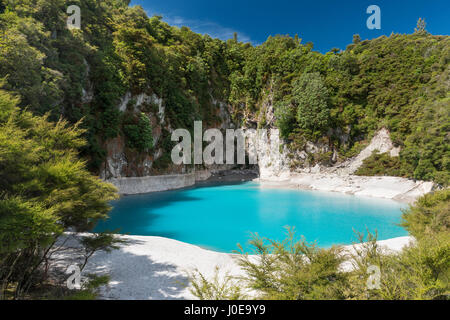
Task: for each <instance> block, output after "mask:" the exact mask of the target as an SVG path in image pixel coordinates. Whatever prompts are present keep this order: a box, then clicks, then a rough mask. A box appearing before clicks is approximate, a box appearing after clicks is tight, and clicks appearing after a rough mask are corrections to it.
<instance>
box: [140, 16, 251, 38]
mask: <svg viewBox="0 0 450 320" xmlns="http://www.w3.org/2000/svg"><path fill="white" fill-rule="evenodd" d="M145 10H146V11H147V14H148V15H149V16H153V15H161V16H162V17H163V21H165V22H167V23H168V24H170V25H171V26H176V27H183V26H186V27H189V28H190V29H191V30H192V31H194V32H197V33H201V34H209V35H210V36H211V37H212V38H219V39H221V40H228V39H232V38H233V36H234V33H235V32H236V33H237V34H238V39H239V41H242V42H250V43H252V44H255V42H254V41H252V39H251V38H250V37H249V36H247V35H246V34H244V33H242V32H239V31H238V30H234V29H232V28H228V27H224V26H221V25H220V24H218V23H215V22H212V21H205V20H196V19H186V18H183V17H179V16H172V15H168V14H159V13H155V12H154V11H152V10H150V9H148V8H145Z"/></svg>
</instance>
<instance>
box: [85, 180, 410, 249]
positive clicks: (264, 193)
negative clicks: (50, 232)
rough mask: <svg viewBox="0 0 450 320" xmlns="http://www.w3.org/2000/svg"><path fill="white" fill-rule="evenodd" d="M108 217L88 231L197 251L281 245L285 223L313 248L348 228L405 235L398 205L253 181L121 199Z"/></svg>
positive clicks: (338, 239)
mask: <svg viewBox="0 0 450 320" xmlns="http://www.w3.org/2000/svg"><path fill="white" fill-rule="evenodd" d="M112 205H113V210H112V211H111V213H110V219H108V220H106V221H101V222H100V223H99V224H98V225H97V227H96V228H95V230H94V231H104V230H117V229H120V233H123V234H130V235H146V236H161V237H167V238H171V239H176V240H180V241H183V242H187V243H191V244H194V245H198V246H201V247H204V248H208V249H212V250H216V251H221V252H232V251H233V250H237V249H238V248H237V243H240V244H241V245H242V246H243V247H244V249H245V250H248V249H249V246H248V243H247V242H248V239H249V238H250V235H251V233H258V234H259V235H260V236H263V237H267V238H270V239H276V240H283V239H284V238H285V228H284V227H286V226H291V227H295V229H296V231H297V233H296V234H297V236H300V235H303V236H305V238H306V240H307V241H308V242H312V241H317V243H318V245H319V246H321V247H329V246H331V245H333V244H351V243H352V242H353V241H356V240H357V239H356V236H355V233H354V230H357V231H361V232H365V231H366V230H367V229H368V230H370V231H371V232H374V231H375V230H376V231H377V232H378V239H379V240H384V239H389V238H394V237H400V236H405V235H407V234H408V233H407V231H406V230H404V229H403V228H401V227H399V226H398V225H397V224H398V223H400V217H401V214H402V212H401V208H404V207H406V205H405V204H401V203H399V202H396V201H393V200H388V199H378V198H369V197H358V196H351V195H345V194H339V193H334V192H320V191H302V190H291V189H271V188H260V186H259V184H258V183H255V182H245V183H240V184H228V185H212V186H201V187H195V188H189V189H182V190H174V191H166V192H157V193H149V194H143V195H133V196H123V197H121V198H120V200H117V201H114V202H113V203H112Z"/></svg>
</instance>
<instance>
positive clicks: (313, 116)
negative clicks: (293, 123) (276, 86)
mask: <svg viewBox="0 0 450 320" xmlns="http://www.w3.org/2000/svg"><path fill="white" fill-rule="evenodd" d="M292 96H293V100H294V102H295V103H296V104H297V122H298V125H299V127H300V128H301V129H303V130H307V131H310V132H311V133H315V132H317V131H322V130H324V129H325V128H327V127H328V125H329V122H330V109H329V106H328V99H329V94H328V90H327V88H326V86H325V83H324V81H323V80H322V77H321V75H320V74H319V73H304V74H302V75H301V77H300V78H299V79H298V80H296V81H295V82H294V85H293V90H292Z"/></svg>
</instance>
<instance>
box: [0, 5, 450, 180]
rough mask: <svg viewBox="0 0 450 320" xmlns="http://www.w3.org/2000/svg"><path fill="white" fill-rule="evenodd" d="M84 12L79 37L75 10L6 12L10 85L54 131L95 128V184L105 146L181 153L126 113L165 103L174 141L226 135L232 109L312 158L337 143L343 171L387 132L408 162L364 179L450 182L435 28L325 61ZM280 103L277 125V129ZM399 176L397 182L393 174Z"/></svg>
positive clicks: (376, 163)
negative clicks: (135, 99)
mask: <svg viewBox="0 0 450 320" xmlns="http://www.w3.org/2000/svg"><path fill="white" fill-rule="evenodd" d="M71 4H74V5H78V6H79V7H80V9H81V16H82V23H81V29H80V30H77V29H70V30H69V29H68V28H67V27H66V18H67V14H66V6H67V3H66V1H63V0H46V1H44V0H11V1H8V2H6V3H5V8H4V12H3V13H1V14H0V33H1V36H0V77H1V78H4V79H5V81H6V83H5V85H4V89H5V90H7V91H9V92H12V93H15V94H18V95H19V96H20V98H21V99H20V104H19V105H20V107H22V108H25V107H26V108H28V110H30V111H31V112H33V113H34V114H36V115H43V114H45V113H47V112H49V114H50V115H49V120H51V121H57V119H59V117H60V116H63V117H64V118H65V119H67V120H68V121H69V122H71V123H77V122H78V121H79V120H80V119H82V118H83V119H84V121H83V124H82V128H83V129H85V130H86V131H85V133H84V136H85V138H86V139H87V141H88V144H87V145H85V146H82V147H80V148H81V151H82V156H84V157H86V158H87V159H88V161H89V167H90V170H92V171H93V172H98V170H99V168H100V165H101V163H102V162H103V161H104V160H105V155H106V150H105V143H106V142H107V141H108V140H109V139H112V138H115V137H118V136H121V137H124V139H126V142H127V143H126V145H127V147H129V148H130V149H133V150H134V151H133V152H140V153H146V152H149V150H150V149H151V148H149V147H150V146H152V147H154V148H162V149H163V150H164V151H165V153H168V152H170V148H171V145H170V143H167V141H166V140H161V141H158V142H155V143H156V145H153V144H151V143H150V142H151V141H150V137H149V135H148V132H149V129H148V128H147V129H145V128H144V129H142V124H143V123H144V122H145V118H142V117H141V116H140V115H139V114H137V115H136V114H135V115H130V114H129V113H130V111H129V110H125V111H121V110H119V109H118V105H119V103H120V101H121V99H122V98H123V97H124V95H125V94H126V93H127V92H131V94H138V93H146V94H149V95H151V94H155V95H156V96H158V97H159V98H161V99H162V101H163V104H164V107H165V113H166V115H165V116H166V117H165V119H166V124H165V129H167V128H168V124H170V127H171V128H178V127H179V128H181V127H182V128H187V129H192V126H193V121H194V120H203V121H204V122H206V123H207V124H208V125H209V126H215V125H217V124H218V121H219V118H218V116H217V114H218V112H219V111H218V107H217V105H216V104H215V103H214V101H221V102H224V103H226V104H227V105H228V107H229V110H230V113H231V116H232V119H233V122H235V124H236V125H240V126H254V124H255V123H257V126H258V127H265V126H277V127H279V128H280V129H281V133H282V136H283V138H284V139H285V142H286V143H287V144H288V146H290V148H291V149H296V148H299V147H302V144H298V143H296V141H303V140H309V141H313V142H316V141H325V142H326V143H327V144H328V145H329V148H330V149H331V150H333V151H336V152H337V154H338V161H343V160H345V159H346V158H347V157H350V156H353V155H355V153H357V152H358V151H359V150H360V147H361V145H362V144H363V143H364V142H365V141H368V140H369V139H370V138H371V137H372V136H373V134H374V133H375V132H376V131H377V130H378V129H380V128H382V127H385V128H387V129H388V130H389V131H390V133H391V137H392V139H393V141H394V143H395V144H396V145H397V146H400V147H401V152H400V156H399V159H398V161H397V160H395V161H394V160H389V159H385V158H383V159H381V158H380V157H378V158H376V157H374V158H372V159H371V161H370V166H371V167H372V168H374V169H370V170H365V171H364V170H363V172H366V174H386V173H387V172H389V173H390V174H392V173H394V174H396V175H399V176H403V177H410V178H414V179H424V180H434V181H436V182H438V183H440V184H448V183H449V181H450V173H449V172H450V150H449V145H450V143H449V126H450V120H449V119H450V115H449V113H450V107H449V105H450V100H449V99H450V97H449V92H450V90H449V81H448V78H449V71H450V68H449V61H450V40H449V36H436V35H431V34H429V33H428V32H427V31H426V29H425V24H424V23H423V22H421V23H420V25H418V27H416V29H415V31H414V26H411V32H412V33H411V34H391V35H390V36H389V37H386V36H381V37H379V38H376V39H373V40H361V39H360V37H359V36H358V35H355V36H354V37H353V39H354V41H353V43H351V44H349V45H348V46H347V47H346V48H345V49H343V50H339V49H334V50H332V51H330V52H328V53H325V54H322V53H319V52H316V51H314V50H313V44H312V43H306V44H303V43H302V39H301V38H299V37H298V36H295V37H290V36H288V35H277V36H270V37H269V38H268V39H267V41H265V42H264V43H263V44H261V45H258V46H253V45H251V44H249V43H243V42H239V41H238V37H234V38H233V39H229V40H227V41H222V40H219V39H213V38H211V37H210V36H209V35H206V34H205V35H200V34H197V33H195V32H192V31H191V30H190V29H189V28H187V27H182V28H178V27H173V26H170V25H168V24H167V23H165V22H164V21H163V20H162V17H160V16H154V17H148V16H147V14H146V13H145V11H144V10H143V9H142V8H141V7H140V6H134V7H129V6H128V5H129V1H121V0H105V1H92V0H75V1H71ZM299 31H300V32H301V30H299ZM267 100H269V101H270V102H271V104H272V105H273V106H274V109H275V110H274V113H275V121H274V122H269V121H267V119H266V113H267V112H266V111H267V110H266V106H265V104H264V101H267ZM148 112H149V113H151V112H153V111H152V107H151V106H150V108H149V111H148ZM139 128H141V129H139ZM138 129H139V130H138ZM137 132H146V134H144V135H143V138H142V139H140V138H136V133H137ZM343 137H345V139H343ZM327 156H328V155H323V157H327ZM380 159H381V160H380ZM386 163H388V164H389V163H395V168H387V169H386V170H387V171H383V168H384V166H383V164H386ZM394 169H395V170H394Z"/></svg>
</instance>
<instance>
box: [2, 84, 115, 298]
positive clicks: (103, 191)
mask: <svg viewBox="0 0 450 320" xmlns="http://www.w3.org/2000/svg"><path fill="white" fill-rule="evenodd" d="M17 103H18V100H17V99H15V98H13V97H11V95H9V94H8V93H6V92H5V91H3V90H0V283H1V288H0V298H24V297H26V295H27V292H28V291H29V290H30V289H31V288H34V287H35V286H37V285H38V284H39V283H42V282H43V281H45V280H46V277H47V274H46V270H48V263H49V257H50V255H51V252H52V251H53V250H54V249H55V244H56V241H57V239H58V238H59V237H60V236H61V235H62V234H63V233H64V232H66V231H71V232H73V233H75V234H77V233H79V232H86V231H89V230H91V229H92V227H93V226H94V225H95V224H96V222H97V221H98V220H99V219H105V218H106V217H107V216H108V215H107V214H108V212H109V210H110V205H109V203H108V202H109V201H110V200H113V199H116V197H117V194H116V188H115V187H114V186H112V185H110V184H107V183H104V182H103V181H101V180H100V179H98V178H97V177H95V176H93V175H92V174H90V173H89V171H88V170H87V169H86V162H85V161H82V160H80V159H79V157H78V151H77V150H78V149H79V148H80V147H81V146H83V145H84V144H85V141H84V140H83V139H82V138H81V135H82V133H83V130H82V129H80V128H79V124H78V125H76V126H70V125H69V124H68V123H67V122H66V121H64V120H60V121H58V122H57V123H53V122H50V121H48V117H47V116H43V117H39V116H33V114H32V113H31V112H28V111H23V110H20V109H19V108H18V107H17ZM83 239H84V238H82V242H81V244H82V248H84V249H85V250H84V251H85V252H86V260H87V259H88V258H89V257H90V256H91V255H92V253H93V252H95V251H96V250H109V249H111V248H114V243H115V242H116V240H115V239H114V237H113V236H111V235H108V234H102V235H99V236H97V237H96V238H95V239H92V240H85V239H84V240H83ZM84 265H85V263H84ZM84 265H83V267H84Z"/></svg>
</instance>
